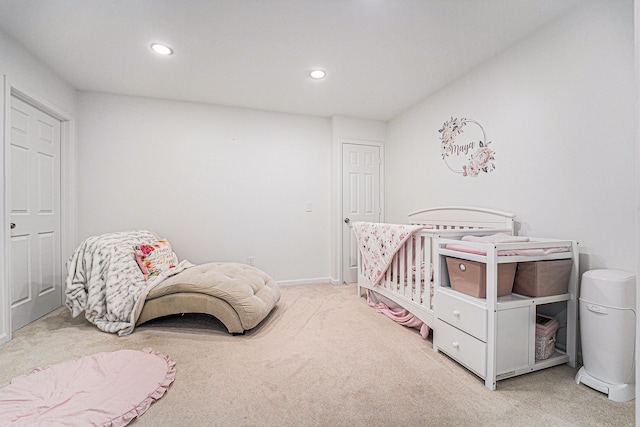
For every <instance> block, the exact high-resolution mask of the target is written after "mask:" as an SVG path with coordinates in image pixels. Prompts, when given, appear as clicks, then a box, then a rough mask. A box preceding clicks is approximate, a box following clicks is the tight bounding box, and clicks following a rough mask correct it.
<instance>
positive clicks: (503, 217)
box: [409, 206, 515, 234]
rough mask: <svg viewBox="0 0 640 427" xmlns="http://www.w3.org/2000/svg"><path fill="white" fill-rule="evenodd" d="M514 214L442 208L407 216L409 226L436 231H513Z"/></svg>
mask: <svg viewBox="0 0 640 427" xmlns="http://www.w3.org/2000/svg"><path fill="white" fill-rule="evenodd" d="M514 217H515V215H514V214H511V213H507V212H500V211H496V210H492V209H484V208H474V207H468V206H442V207H437V208H430V209H425V210H422V211H418V212H414V213H412V214H409V224H423V225H433V226H434V227H435V228H436V229H443V230H444V229H447V230H448V229H452V230H453V229H460V228H494V229H506V230H511V233H512V234H513V231H514V221H513V218H514Z"/></svg>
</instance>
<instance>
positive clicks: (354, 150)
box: [342, 144, 382, 283]
mask: <svg viewBox="0 0 640 427" xmlns="http://www.w3.org/2000/svg"><path fill="white" fill-rule="evenodd" d="M381 168H382V157H381V156H380V146H377V145H361V144H343V145H342V218H343V224H342V278H343V280H344V281H345V282H346V283H354V282H356V281H357V279H358V272H357V254H358V245H357V244H356V239H355V234H354V233H353V231H352V230H351V223H353V222H355V221H367V222H380V219H381V217H382V206H381V197H380V191H381V186H380V170H381Z"/></svg>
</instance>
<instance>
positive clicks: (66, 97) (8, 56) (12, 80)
mask: <svg viewBox="0 0 640 427" xmlns="http://www.w3.org/2000/svg"><path fill="white" fill-rule="evenodd" d="M2 75H5V76H6V77H7V79H8V82H9V85H13V86H17V87H19V88H20V90H22V91H24V92H26V94H27V95H29V96H31V97H34V98H37V99H39V100H41V101H43V102H45V103H46V104H47V105H49V106H53V107H55V109H56V110H59V111H64V112H65V114H66V115H67V116H69V117H74V116H75V115H76V112H77V104H76V103H77V99H76V91H75V89H73V88H72V87H71V86H70V85H69V84H67V83H66V82H65V81H64V80H62V79H61V78H60V77H58V76H57V75H56V74H55V73H54V72H53V71H51V70H50V69H49V68H48V67H47V66H46V65H44V64H43V63H42V62H40V60H38V59H37V58H36V57H34V56H33V55H31V54H30V53H29V52H28V51H26V50H25V49H24V48H22V47H21V46H20V45H19V44H17V43H16V42H15V41H14V40H12V39H11V38H9V37H8V36H6V35H5V34H3V33H2V32H0V76H2ZM7 89H8V87H7ZM4 95H5V94H4V90H2V89H0V129H1V130H2V133H1V135H2V136H3V137H2V138H0V140H4V136H6V135H7V133H6V123H5V122H4V116H5V111H4ZM71 131H72V132H73V125H72V126H71ZM73 150H74V147H73V145H66V146H63V147H62V151H63V153H62V154H63V162H64V164H65V165H66V166H67V167H69V168H70V169H75V168H74V166H73V161H74V151H73ZM0 165H2V172H1V173H0V224H3V226H2V227H0V343H2V342H4V341H6V339H7V337H8V336H9V313H10V310H9V306H8V305H9V302H8V287H9V284H8V276H7V273H8V271H7V265H6V263H7V248H6V247H5V242H6V239H7V231H8V229H7V227H6V225H7V224H8V223H9V220H8V217H7V215H6V214H7V211H6V209H7V202H8V201H7V200H6V194H5V184H6V178H7V177H6V176H5V173H6V171H7V168H6V166H5V156H4V148H2V149H0ZM63 185H64V186H65V188H64V189H63V194H64V195H65V196H64V197H65V198H64V200H63V203H65V206H63V209H65V215H66V217H65V221H64V224H63V230H65V233H66V236H65V237H69V235H70V234H73V230H72V229H71V228H72V227H71V226H70V224H69V221H68V220H69V218H72V217H74V215H75V214H74V211H73V203H74V194H72V193H73V192H75V190H74V188H73V173H72V172H71V173H68V172H66V173H65V179H64V182H63ZM65 243H66V244H65ZM70 251H71V244H70V243H69V242H68V241H67V240H65V242H63V249H62V258H63V259H66V258H67V257H68V256H69V255H70V253H71V252H70ZM62 274H63V273H62V272H61V277H62Z"/></svg>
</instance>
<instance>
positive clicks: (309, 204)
mask: <svg viewBox="0 0 640 427" xmlns="http://www.w3.org/2000/svg"><path fill="white" fill-rule="evenodd" d="M306 210H307V212H311V211H313V205H312V204H311V203H307V205H306Z"/></svg>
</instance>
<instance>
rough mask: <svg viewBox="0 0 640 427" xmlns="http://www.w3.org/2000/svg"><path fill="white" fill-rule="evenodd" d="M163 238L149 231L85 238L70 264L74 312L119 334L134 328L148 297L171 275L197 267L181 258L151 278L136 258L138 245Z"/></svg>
mask: <svg viewBox="0 0 640 427" xmlns="http://www.w3.org/2000/svg"><path fill="white" fill-rule="evenodd" d="M157 240H158V237H157V236H156V235H155V234H153V233H152V232H150V231H147V230H137V231H124V232H116V233H108V234H101V235H98V236H92V237H89V238H87V239H86V240H85V241H83V242H82V243H81V244H80V246H78V248H77V249H76V250H75V252H74V253H73V255H72V256H71V259H70V260H69V262H68V263H67V280H66V301H65V304H66V306H67V307H68V308H69V310H70V311H71V315H72V316H73V317H77V316H78V315H79V314H80V313H82V312H83V311H84V312H85V317H86V318H87V320H88V321H90V322H91V323H93V324H94V325H96V326H97V327H98V328H99V329H100V330H102V331H105V332H111V333H118V335H127V334H129V333H131V332H132V331H133V328H134V327H135V322H136V320H137V316H138V315H139V314H140V310H141V306H142V304H144V298H145V297H146V295H147V294H148V293H149V291H150V290H151V289H153V287H155V286H157V285H158V283H160V282H161V281H162V280H164V279H165V278H166V277H168V276H169V275H173V274H177V273H179V272H180V271H182V270H184V269H185V268H187V267H189V266H191V264H190V263H188V262H187V261H183V262H181V263H180V264H179V265H178V266H176V268H172V269H171V271H170V272H166V273H165V274H161V275H159V276H157V277H155V278H153V279H150V280H149V281H146V280H145V279H144V276H143V275H142V272H141V271H140V267H139V266H138V263H137V262H136V259H135V251H134V247H135V246H136V245H141V244H151V243H154V242H156V241H157Z"/></svg>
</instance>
